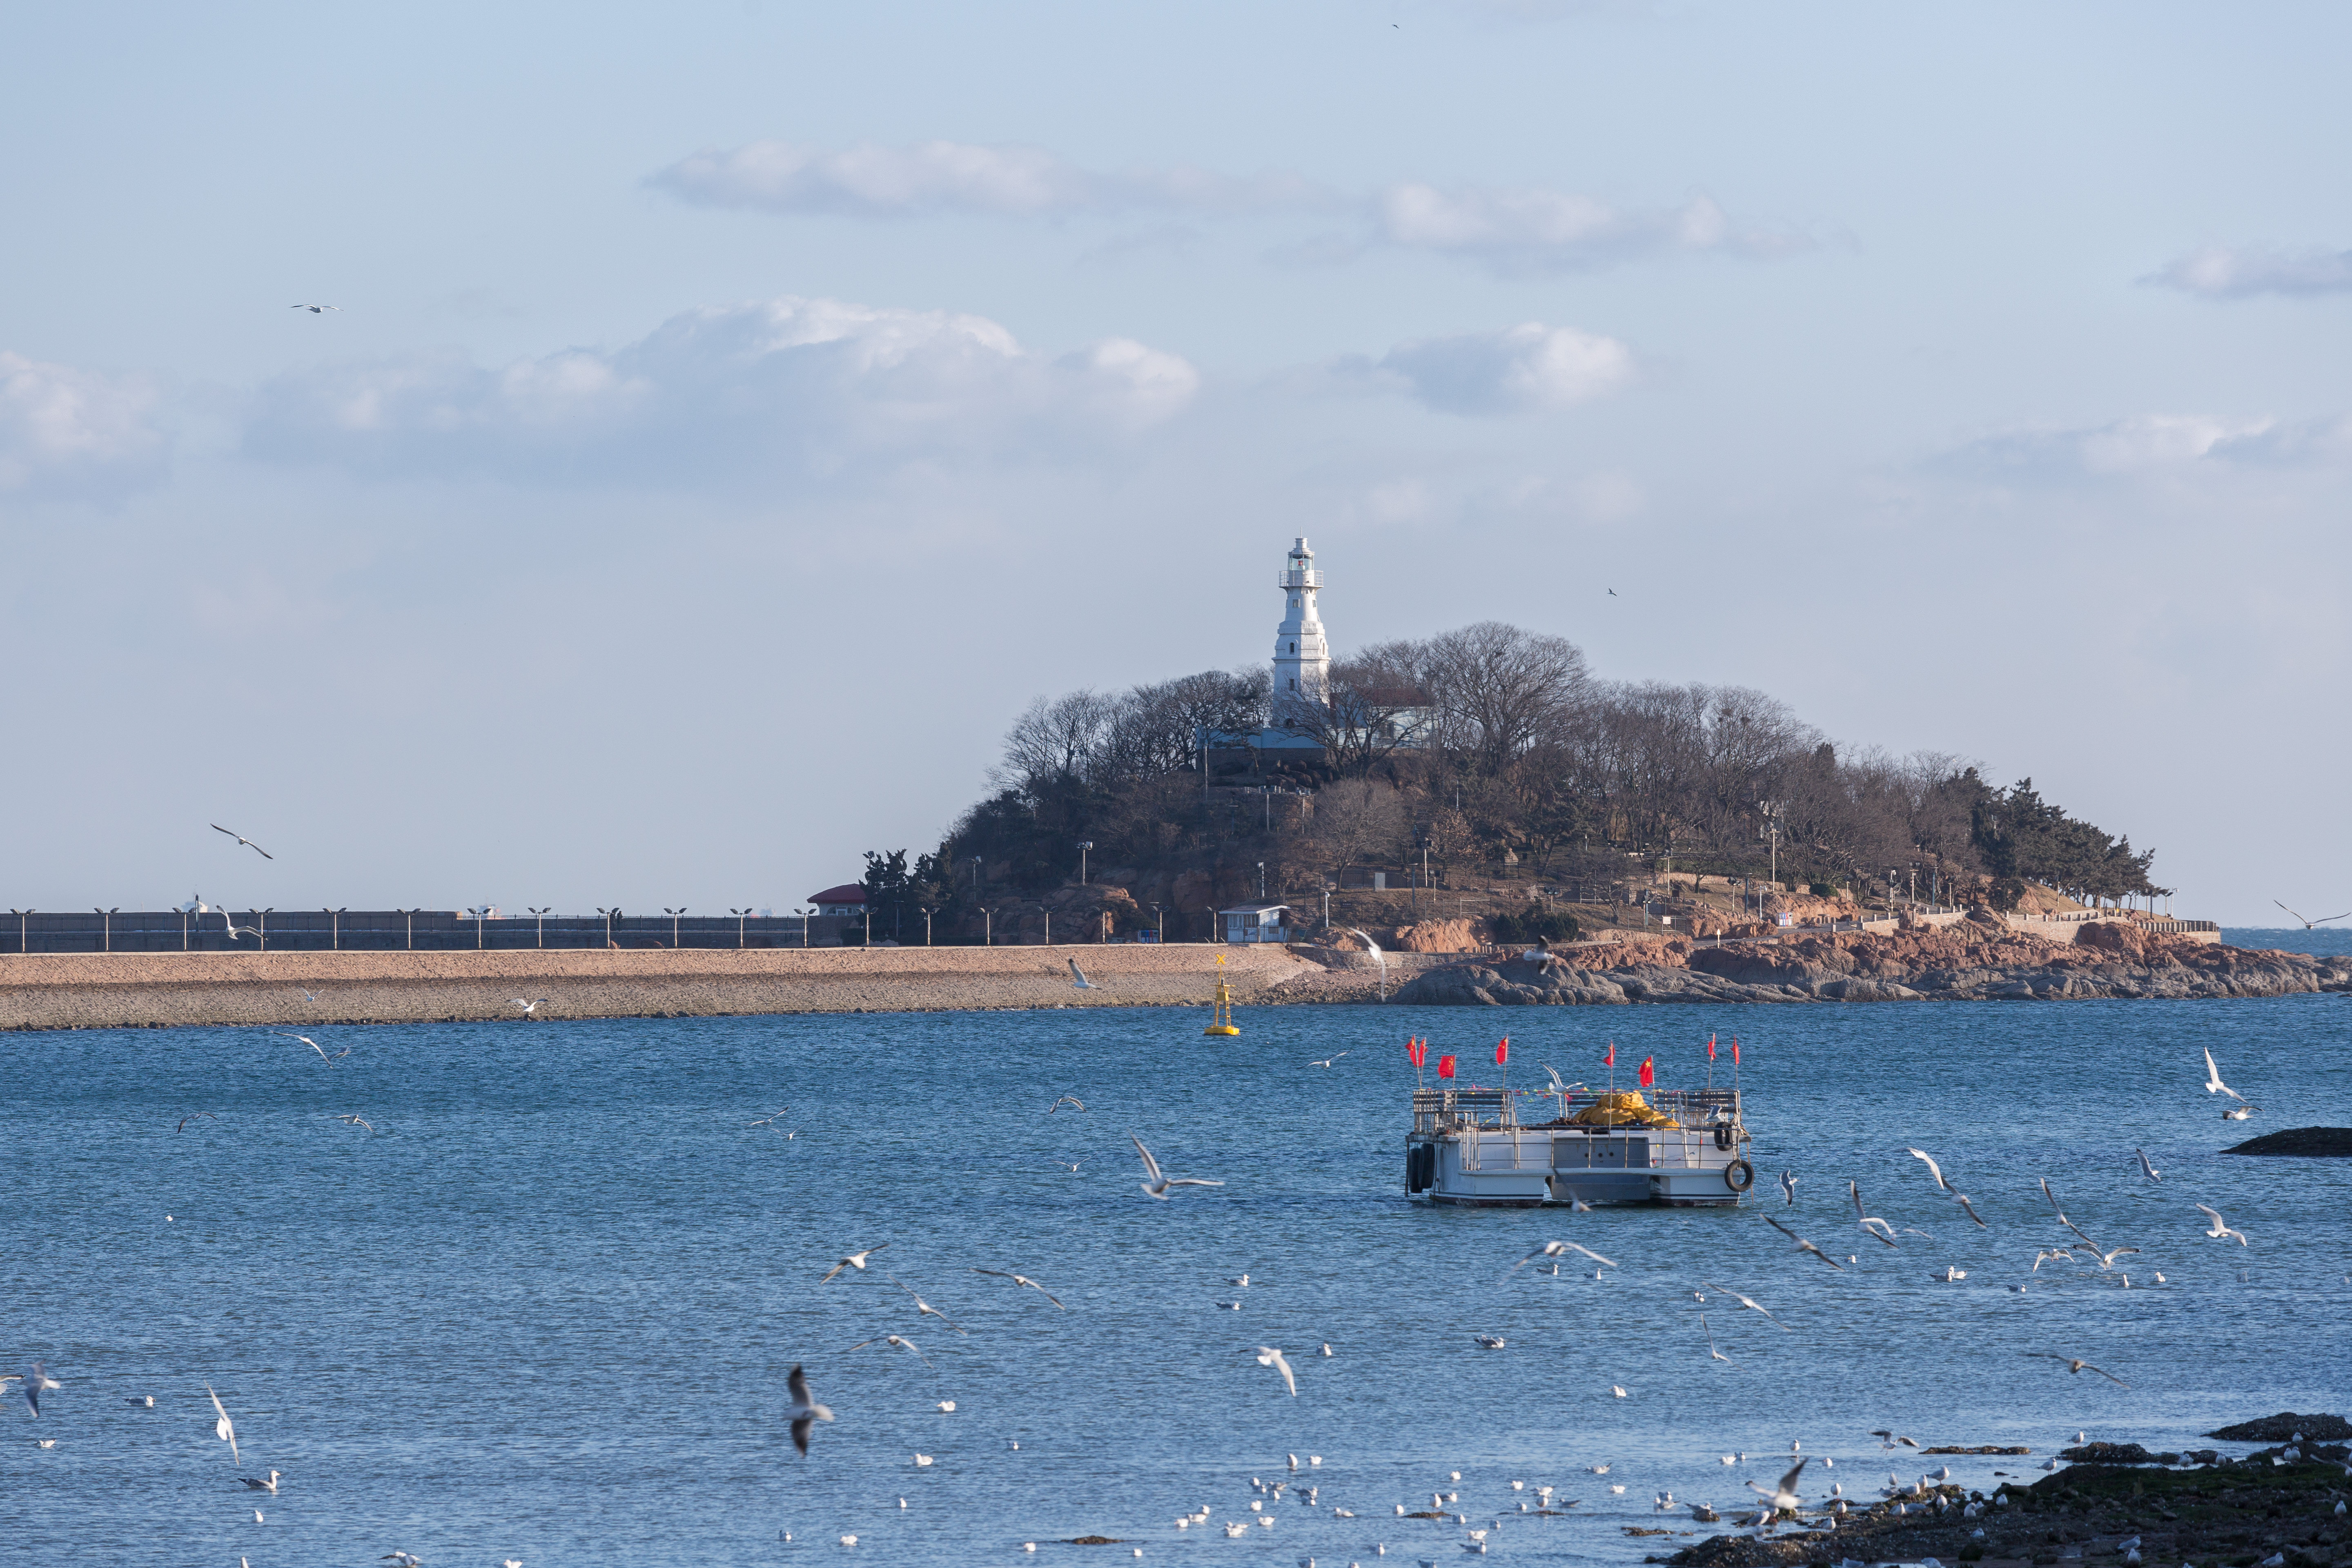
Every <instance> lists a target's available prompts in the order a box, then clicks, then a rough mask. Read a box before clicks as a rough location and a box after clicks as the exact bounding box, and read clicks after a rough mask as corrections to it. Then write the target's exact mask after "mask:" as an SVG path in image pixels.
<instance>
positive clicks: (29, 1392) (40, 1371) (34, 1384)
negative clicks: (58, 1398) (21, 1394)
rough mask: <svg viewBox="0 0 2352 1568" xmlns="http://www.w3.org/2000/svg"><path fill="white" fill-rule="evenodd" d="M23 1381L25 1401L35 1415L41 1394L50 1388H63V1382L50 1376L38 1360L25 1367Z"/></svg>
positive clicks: (38, 1413)
mask: <svg viewBox="0 0 2352 1568" xmlns="http://www.w3.org/2000/svg"><path fill="white" fill-rule="evenodd" d="M11 1381H14V1380H11ZM23 1382H24V1384H25V1403H26V1405H30V1406H31V1407H32V1411H33V1414H34V1415H36V1416H37V1415H40V1413H41V1395H42V1394H46V1393H47V1392H48V1391H49V1390H50V1389H52V1388H63V1387H64V1386H65V1384H62V1383H59V1382H58V1380H57V1379H56V1378H54V1377H51V1376H50V1375H49V1374H48V1373H47V1371H46V1370H45V1369H44V1368H43V1367H42V1365H41V1363H39V1362H35V1363H33V1364H32V1365H30V1366H28V1367H26V1369H25V1376H24V1379H23Z"/></svg>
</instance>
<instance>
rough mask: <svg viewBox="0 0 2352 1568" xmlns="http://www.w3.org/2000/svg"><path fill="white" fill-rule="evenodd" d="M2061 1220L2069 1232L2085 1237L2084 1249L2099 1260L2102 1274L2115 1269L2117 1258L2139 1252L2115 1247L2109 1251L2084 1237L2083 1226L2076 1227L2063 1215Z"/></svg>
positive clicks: (2133, 1248)
mask: <svg viewBox="0 0 2352 1568" xmlns="http://www.w3.org/2000/svg"><path fill="white" fill-rule="evenodd" d="M2059 1218H2060V1219H2061V1220H2062V1221H2063V1222H2064V1224H2065V1226H2066V1228H2067V1229H2068V1230H2071V1231H2073V1232H2074V1234H2075V1235H2076V1236H2080V1237H2083V1245H2084V1247H2086V1248H2088V1249H2089V1251H2090V1254H2091V1256H2092V1257H2094V1258H2097V1259H2098V1260H2099V1269H2100V1272H2102V1273H2105V1271H2106V1270H2107V1269H2110V1268H2114V1267H2115V1264H2116V1258H2122V1257H2125V1256H2126V1255H2128V1254H2131V1253H2135V1252H2137V1251H2138V1250H2139V1248H2138V1247H2115V1248H2113V1249H2109V1248H2105V1247H2101V1246H2100V1245H2099V1244H2098V1243H2097V1242H2095V1241H2093V1240H2092V1239H2091V1238H2090V1237H2088V1236H2085V1235H2084V1232H2083V1227H2082V1226H2079V1225H2076V1224H2075V1223H2074V1221H2073V1220H2071V1219H2067V1218H2066V1217H2065V1216H2064V1215H2060V1216H2059Z"/></svg>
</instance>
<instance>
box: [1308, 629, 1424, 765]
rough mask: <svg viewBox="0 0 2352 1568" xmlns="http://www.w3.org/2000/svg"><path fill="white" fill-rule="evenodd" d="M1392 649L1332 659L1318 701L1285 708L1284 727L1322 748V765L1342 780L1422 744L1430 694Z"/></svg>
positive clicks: (1409, 667)
mask: <svg viewBox="0 0 2352 1568" xmlns="http://www.w3.org/2000/svg"><path fill="white" fill-rule="evenodd" d="M1395 647H1396V645H1393V644H1391V645H1389V646H1388V647H1385V648H1373V649H1371V650H1370V651H1368V652H1367V653H1365V654H1363V655H1360V656H1359V657H1357V658H1352V659H1343V660H1340V661H1339V662H1336V663H1334V664H1333V665H1332V666H1331V671H1330V679H1329V681H1328V684H1327V688H1326V689H1325V692H1324V697H1323V700H1321V701H1319V702H1307V701H1301V702H1293V703H1288V704H1286V705H1285V707H1284V708H1283V711H1282V722H1283V727H1284V728H1285V729H1287V730H1289V731H1293V732H1294V733H1297V734H1300V735H1304V736H1306V737H1307V738H1308V739H1309V740H1312V741H1313V742H1316V744H1318V745H1319V746H1321V747H1322V748H1323V760H1324V763H1325V765H1326V766H1328V768H1330V770H1331V771H1332V772H1333V773H1338V774H1339V776H1341V777H1342V778H1361V777H1363V776H1364V775H1365V774H1367V773H1370V772H1371V770H1372V769H1373V768H1374V767H1375V766H1377V765H1378V764H1379V763H1381V761H1382V760H1384V759H1385V758H1387V757H1389V756H1391V755H1392V754H1394V753H1395V752H1397V751H1399V750H1400V749H1402V748H1405V747H1410V746H1414V745H1418V744H1420V743H1421V740H1422V738H1423V734H1424V732H1425V731H1426V730H1427V728H1428V724H1429V718H1430V701H1429V696H1428V694H1427V693H1426V692H1424V691H1423V690H1422V689H1421V687H1420V685H1419V684H1418V682H1417V681H1416V679H1415V678H1414V674H1413V670H1412V665H1411V663H1410V662H1409V660H1408V659H1406V658H1399V657H1398V656H1397V655H1396V653H1395V651H1394V650H1395Z"/></svg>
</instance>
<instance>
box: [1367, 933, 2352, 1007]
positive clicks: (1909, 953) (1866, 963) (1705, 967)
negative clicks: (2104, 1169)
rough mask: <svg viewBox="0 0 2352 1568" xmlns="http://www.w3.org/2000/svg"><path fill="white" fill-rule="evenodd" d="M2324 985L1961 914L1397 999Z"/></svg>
mask: <svg viewBox="0 0 2352 1568" xmlns="http://www.w3.org/2000/svg"><path fill="white" fill-rule="evenodd" d="M2125 938H2128V939H2129V940H2128V941H2127V942H2126V940H2125ZM2320 991H2336V992H2352V959H2347V958H2341V957H2329V958H2315V957H2313V956H2312V955H2311V954H2309V953H2301V952H2256V951H2252V950H2250V949H2246V948H2236V947H2222V946H2219V945H2216V944H2214V943H2210V942H2195V941H2191V940H2189V939H2186V938H2170V937H2161V936H2158V937H2144V936H2142V935H2141V934H2140V933H2139V932H2138V931H2128V932H2125V933H2123V934H2122V935H2121V936H2117V937H2113V938H2104V939H2101V940H2092V939H2091V938H2090V937H2089V936H2088V935H2087V934H2086V936H2085V939H2084V941H2083V942H2047V941H2044V940H2042V938H2039V937H2033V936H2026V935H2022V934H2021V933H2018V932H2014V931H2008V930H2006V929H2005V928H2000V927H1990V926H1978V925H1972V924H1971V923H1970V922H1967V921H1962V922H1960V923H1959V924H1957V925H1953V926H1949V927H1947V928H1945V929H1943V930H1941V931H1896V932H1893V933H1889V934H1885V935H1881V934H1876V933H1863V932H1844V933H1840V934H1837V935H1833V936H1832V935H1811V936H1805V937H1801V938H1799V939H1796V940H1794V941H1787V940H1783V941H1780V942H1726V943H1724V944H1723V945H1721V946H1719V947H1718V946H1712V945H1707V944H1704V943H1701V944H1694V943H1693V942H1690V941H1689V940H1688V939H1686V938H1677V939H1675V940H1674V941H1671V942H1595V943H1590V944H1585V945H1580V946H1578V947H1574V948H1568V949H1562V950H1558V951H1555V952H1550V953H1544V954H1538V955H1531V956H1528V957H1522V958H1517V959H1512V960H1508V961H1507V962H1504V963H1471V964H1456V965H1449V966H1447V967H1446V968H1444V969H1433V970H1431V971H1429V972H1427V973H1423V974H1422V975H1420V976H1419V977H1417V978H1416V979H1414V980H1413V981H1412V983H1410V984H1407V985H1405V986H1404V987H1403V988H1402V990H1400V991H1399V992H1398V993H1397V994H1396V1000H1397V1001H1399V1002H1403V1003H1408V1004H1413V1003H1418V1004H1423V1005H1479V1006H1512V1005H1563V1006H1573V1005H1622V1004H1626V1003H1633V1002H1916V1001H1927V1000H1937V1001H1966V1002H1982V1001H2006V1000H2015V1001H2057V1000H2077V999H2091V998H2102V997H2127V998H2146V997H2162V998H2201V997H2224V996H2284V995H2292V994H2298V993H2310V992H2320Z"/></svg>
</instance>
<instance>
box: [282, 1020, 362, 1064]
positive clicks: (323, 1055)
mask: <svg viewBox="0 0 2352 1568" xmlns="http://www.w3.org/2000/svg"><path fill="white" fill-rule="evenodd" d="M269 1032H270V1033H271V1034H273V1035H275V1036H277V1037H278V1038H279V1039H281V1040H299V1041H301V1042H302V1043H303V1044H304V1045H306V1046H308V1047H310V1048H311V1049H312V1050H314V1051H317V1052H318V1053H319V1059H320V1061H322V1062H325V1063H326V1064H327V1065H328V1066H330V1067H332V1066H333V1065H334V1063H335V1061H336V1059H337V1058H333V1057H331V1056H329V1055H328V1054H327V1052H326V1048H325V1047H322V1046H320V1044H319V1042H318V1041H316V1040H314V1039H312V1038H311V1037H310V1036H308V1035H289V1034H288V1033H287V1032H286V1031H285V1030H283V1029H272V1030H270V1031H269ZM351 1054H352V1053H351V1052H350V1051H349V1050H348V1049H347V1050H345V1051H344V1052H343V1055H344V1056H350V1055H351Z"/></svg>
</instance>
